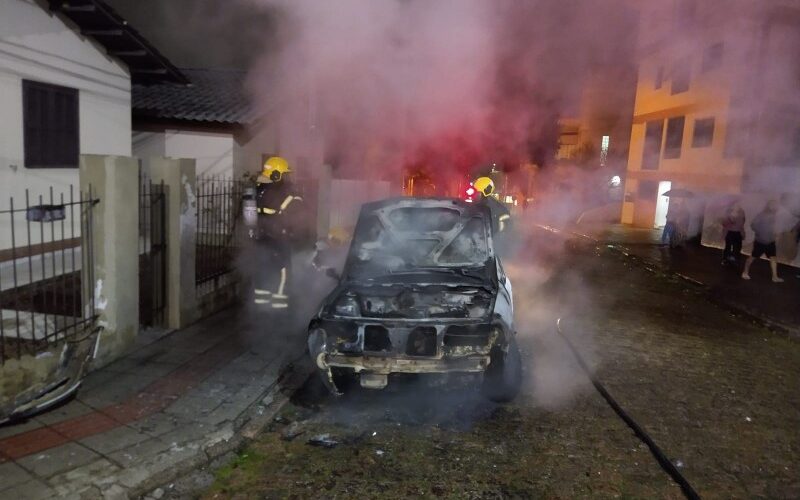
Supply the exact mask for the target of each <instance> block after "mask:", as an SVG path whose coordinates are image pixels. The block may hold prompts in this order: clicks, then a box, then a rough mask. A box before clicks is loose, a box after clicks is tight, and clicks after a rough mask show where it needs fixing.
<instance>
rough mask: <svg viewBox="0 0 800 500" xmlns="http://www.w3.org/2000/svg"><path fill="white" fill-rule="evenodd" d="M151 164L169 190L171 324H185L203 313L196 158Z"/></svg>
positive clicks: (157, 160) (156, 178)
mask: <svg viewBox="0 0 800 500" xmlns="http://www.w3.org/2000/svg"><path fill="white" fill-rule="evenodd" d="M149 167H150V175H151V177H152V179H153V182H162V181H163V182H164V189H165V191H166V193H167V200H166V201H167V205H166V207H167V213H166V221H167V227H166V229H167V325H168V326H169V327H170V328H183V327H185V326H186V325H188V324H190V323H192V322H193V321H195V320H196V319H198V316H199V314H198V309H197V293H196V285H195V254H196V248H195V245H196V244H197V234H196V233H197V198H196V194H195V193H196V191H195V188H196V182H197V174H196V166H195V160H194V159H190V158H180V159H175V158H150V159H149Z"/></svg>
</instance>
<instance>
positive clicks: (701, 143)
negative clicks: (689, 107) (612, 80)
mask: <svg viewBox="0 0 800 500" xmlns="http://www.w3.org/2000/svg"><path fill="white" fill-rule="evenodd" d="M712 142H714V119H713V118H702V119H700V120H695V121H694V134H693V135H692V147H693V148H705V147H708V146H710V145H711V143H712Z"/></svg>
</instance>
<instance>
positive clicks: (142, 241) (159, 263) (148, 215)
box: [139, 172, 167, 326]
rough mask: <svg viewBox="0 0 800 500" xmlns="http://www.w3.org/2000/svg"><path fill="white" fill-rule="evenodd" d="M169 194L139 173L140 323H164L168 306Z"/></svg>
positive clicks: (145, 324) (148, 324) (159, 324)
mask: <svg viewBox="0 0 800 500" xmlns="http://www.w3.org/2000/svg"><path fill="white" fill-rule="evenodd" d="M166 214H167V193H166V191H165V189H164V181H163V180H162V181H161V182H160V183H154V182H153V181H152V179H150V177H148V176H147V175H146V174H144V173H142V172H140V173H139V324H141V325H142V326H161V325H163V324H164V320H165V316H166V309H167V220H166Z"/></svg>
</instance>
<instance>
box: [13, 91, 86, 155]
mask: <svg viewBox="0 0 800 500" xmlns="http://www.w3.org/2000/svg"><path fill="white" fill-rule="evenodd" d="M22 99H23V107H22V109H23V132H24V143H25V166H26V167H27V168H75V167H77V166H78V156H79V154H80V139H79V127H78V118H79V117H78V113H79V106H78V91H77V90H76V89H71V88H68V87H61V86H58V85H51V84H47V83H41V82H34V81H30V80H23V82H22Z"/></svg>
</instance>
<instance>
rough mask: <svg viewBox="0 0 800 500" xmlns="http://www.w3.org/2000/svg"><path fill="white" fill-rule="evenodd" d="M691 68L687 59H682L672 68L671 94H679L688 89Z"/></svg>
mask: <svg viewBox="0 0 800 500" xmlns="http://www.w3.org/2000/svg"><path fill="white" fill-rule="evenodd" d="M691 75H692V68H691V64H690V61H689V59H684V60H682V61H680V62H678V63H675V66H674V67H673V68H672V94H680V93H681V92H686V91H687V90H689V80H690V79H691Z"/></svg>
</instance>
